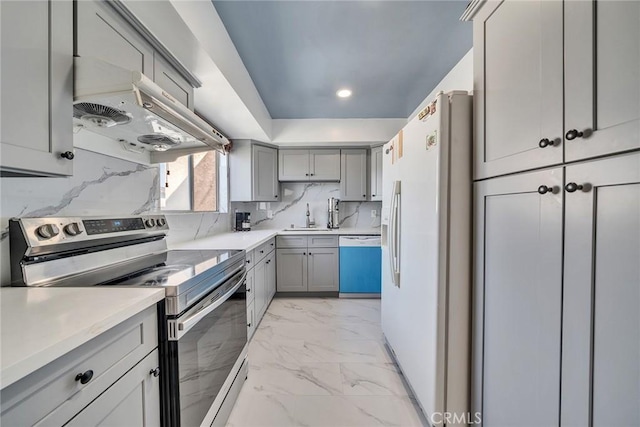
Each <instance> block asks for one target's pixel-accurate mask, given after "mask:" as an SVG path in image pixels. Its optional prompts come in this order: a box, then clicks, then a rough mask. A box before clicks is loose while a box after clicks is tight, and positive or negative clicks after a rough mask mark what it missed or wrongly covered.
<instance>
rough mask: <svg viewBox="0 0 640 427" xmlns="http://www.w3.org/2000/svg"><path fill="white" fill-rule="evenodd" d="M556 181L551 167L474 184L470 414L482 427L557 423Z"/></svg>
mask: <svg viewBox="0 0 640 427" xmlns="http://www.w3.org/2000/svg"><path fill="white" fill-rule="evenodd" d="M562 176H563V171H562V168H556V169H551V170H544V171H540V172H531V173H525V174H520V175H513V176H509V177H503V178H495V179H491V180H487V181H482V182H478V183H476V184H475V185H476V187H475V212H476V217H475V221H476V223H475V230H476V239H475V241H476V253H475V259H476V260H479V261H477V262H476V266H475V274H474V277H475V282H474V302H473V304H474V310H473V313H474V322H473V325H474V334H473V360H474V366H473V377H472V390H473V396H472V398H473V399H472V408H471V410H472V413H473V412H475V411H478V412H481V413H482V421H483V425H484V426H507V425H508V426H514V427H515V426H532V425H535V426H550V425H557V423H558V419H559V417H560V408H559V402H560V387H559V385H560V355H561V353H560V343H561V322H562V318H561V312H562V220H563V210H562V209H563V208H562V206H563V191H562V190H561V186H562ZM541 186H545V187H541ZM539 189H540V191H541V192H544V193H545V194H540V193H539V192H538V190H539ZM548 189H552V191H553V192H548V191H546V190H548Z"/></svg>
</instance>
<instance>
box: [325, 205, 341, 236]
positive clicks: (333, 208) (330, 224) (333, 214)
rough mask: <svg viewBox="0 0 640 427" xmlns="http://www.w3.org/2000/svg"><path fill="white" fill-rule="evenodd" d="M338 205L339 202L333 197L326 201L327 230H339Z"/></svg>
mask: <svg viewBox="0 0 640 427" xmlns="http://www.w3.org/2000/svg"><path fill="white" fill-rule="evenodd" d="M339 204H340V200H339V199H336V198H335V197H330V198H329V200H328V201H327V217H328V219H327V228H329V229H333V228H339V227H340V216H339V215H338V211H339V209H338V205H339Z"/></svg>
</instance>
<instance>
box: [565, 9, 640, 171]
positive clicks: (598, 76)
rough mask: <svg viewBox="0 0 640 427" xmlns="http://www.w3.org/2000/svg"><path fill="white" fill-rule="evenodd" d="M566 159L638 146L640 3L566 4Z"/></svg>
mask: <svg viewBox="0 0 640 427" xmlns="http://www.w3.org/2000/svg"><path fill="white" fill-rule="evenodd" d="M564 37H565V40H564V46H565V61H564V67H565V138H566V140H567V141H566V142H565V160H566V161H567V162H570V161H574V160H579V159H584V158H588V157H594V156H600V155H604V154H609V153H616V152H621V151H626V150H631V149H637V148H640V2H637V1H598V2H595V1H594V2H591V1H567V2H565V3H564Z"/></svg>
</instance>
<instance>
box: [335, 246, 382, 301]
mask: <svg viewBox="0 0 640 427" xmlns="http://www.w3.org/2000/svg"><path fill="white" fill-rule="evenodd" d="M339 250H340V297H341V298H380V288H381V284H382V265H381V261H382V251H381V249H380V236H340V240H339Z"/></svg>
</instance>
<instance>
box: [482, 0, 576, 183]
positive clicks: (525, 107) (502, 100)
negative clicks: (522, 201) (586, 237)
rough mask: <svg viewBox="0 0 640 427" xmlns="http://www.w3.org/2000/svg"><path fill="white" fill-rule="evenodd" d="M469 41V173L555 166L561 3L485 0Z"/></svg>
mask: <svg viewBox="0 0 640 427" xmlns="http://www.w3.org/2000/svg"><path fill="white" fill-rule="evenodd" d="M473 39H474V43H473V46H474V74H475V76H474V103H475V141H476V143H475V149H476V152H475V178H485V177H489V176H495V175H502V174H506V173H510V172H515V171H522V170H527V169H534V168H538V167H542V166H548V165H553V164H558V163H562V160H563V155H562V90H563V89H562V59H563V57H562V2H559V1H525V2H519V1H505V2H487V4H486V6H484V7H483V8H482V9H481V10H480V11H479V12H478V14H477V15H476V16H475V17H474V22H473Z"/></svg>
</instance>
